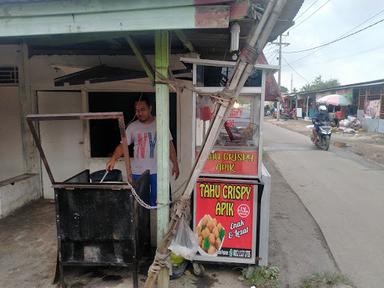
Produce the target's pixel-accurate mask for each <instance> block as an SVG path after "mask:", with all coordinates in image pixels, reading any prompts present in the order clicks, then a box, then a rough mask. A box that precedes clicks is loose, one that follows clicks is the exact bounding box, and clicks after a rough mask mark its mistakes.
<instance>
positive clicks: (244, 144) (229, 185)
mask: <svg viewBox="0 0 384 288" xmlns="http://www.w3.org/2000/svg"><path fill="white" fill-rule="evenodd" d="M182 61H184V62H187V63H191V64H193V81H194V83H193V84H194V85H195V87H196V90H197V92H195V94H194V97H195V98H196V105H195V112H196V119H195V120H196V121H195V126H196V127H195V128H196V129H195V137H194V138H195V151H196V155H198V153H199V152H200V148H201V146H202V145H203V141H204V136H205V134H206V133H207V131H208V129H209V125H210V121H211V119H212V118H213V115H214V114H215V109H216V108H215V103H214V99H213V100H212V99H208V100H207V98H206V97H201V95H204V93H212V92H215V91H221V89H223V87H222V86H224V85H225V80H226V79H228V77H230V73H231V69H233V65H234V62H227V61H212V60H204V59H182ZM257 66H259V67H257ZM274 69H276V67H274V66H269V65H256V66H255V71H254V73H253V74H252V76H251V77H250V78H249V79H248V81H247V82H246V83H245V86H244V88H243V89H242V90H241V92H240V96H239V98H238V100H237V101H236V102H235V104H234V105H233V107H232V109H231V111H230V113H229V115H228V117H227V121H226V122H225V124H224V127H222V129H221V130H220V131H219V134H218V137H217V140H216V143H215V145H214V147H213V148H212V150H211V153H210V155H209V156H208V159H207V160H206V162H205V164H204V168H203V169H202V172H201V174H200V177H199V179H198V181H197V183H196V187H195V191H194V197H193V207H194V209H193V230H194V232H195V234H196V235H197V237H198V242H199V246H198V252H197V254H196V256H195V257H194V261H195V263H201V262H221V263H238V264H262V265H266V263H267V257H268V252H267V249H268V244H267V242H268V221H269V218H268V217H269V216H268V215H269V187H270V186H269V174H268V172H267V171H266V169H265V167H263V166H262V141H261V135H262V121H263V116H264V114H263V110H264V91H265V78H266V71H268V70H274ZM212 71H215V73H214V74H216V77H213V78H216V81H215V80H212V77H210V76H209V75H212ZM217 74H219V75H218V76H217ZM223 79H224V81H223ZM199 94H201V95H199ZM259 261H261V262H259ZM200 266H201V265H200ZM202 268H203V267H202ZM194 270H195V273H197V274H199V273H200V272H201V271H199V270H201V268H197V266H194Z"/></svg>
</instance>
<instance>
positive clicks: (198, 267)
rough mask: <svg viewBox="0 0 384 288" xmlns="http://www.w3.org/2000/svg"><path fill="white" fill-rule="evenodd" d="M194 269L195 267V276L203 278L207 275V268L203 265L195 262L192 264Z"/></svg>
mask: <svg viewBox="0 0 384 288" xmlns="http://www.w3.org/2000/svg"><path fill="white" fill-rule="evenodd" d="M192 267H193V274H194V275H195V276H198V277H200V276H203V275H204V273H205V268H204V266H203V265H202V264H199V263H196V262H193V263H192Z"/></svg>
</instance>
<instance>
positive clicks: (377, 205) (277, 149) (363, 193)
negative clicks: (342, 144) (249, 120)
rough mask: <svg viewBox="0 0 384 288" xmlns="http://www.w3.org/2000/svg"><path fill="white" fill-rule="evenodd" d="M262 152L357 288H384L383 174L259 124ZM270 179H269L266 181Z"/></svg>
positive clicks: (296, 135) (356, 158)
mask: <svg viewBox="0 0 384 288" xmlns="http://www.w3.org/2000/svg"><path fill="white" fill-rule="evenodd" d="M263 139H264V140H263V141H264V150H265V151H266V152H267V153H268V154H269V156H270V158H271V159H272V161H273V162H274V163H275V166H276V168H277V169H278V170H279V171H280V173H281V174H282V176H283V177H284V178H285V179H286V181H287V182H288V184H289V185H290V186H291V188H292V189H293V191H295V193H296V194H297V195H298V197H299V198H300V199H301V201H302V202H303V204H304V205H305V206H306V207H307V209H308V210H309V212H310V213H311V214H312V216H313V217H314V219H315V221H316V222H317V223H318V225H319V226H320V229H321V231H322V232H323V234H324V237H325V239H326V241H327V243H328V245H329V248H330V250H331V253H332V254H333V256H334V258H335V260H336V262H337V264H338V266H339V268H340V270H341V272H342V273H344V274H345V275H346V276H348V277H349V278H350V279H351V280H352V281H353V282H354V284H355V285H356V286H357V287H360V288H382V287H384V284H383V283H384V225H383V224H382V222H381V221H382V219H384V187H383V186H384V185H383V184H384V169H383V167H382V166H379V165H376V164H374V163H371V162H367V161H365V160H364V159H363V158H361V157H359V156H356V155H355V154H352V153H350V152H345V151H343V150H342V149H339V148H336V147H333V146H332V147H330V150H329V151H327V152H325V151H319V150H317V149H315V148H314V147H313V145H312V143H311V141H310V140H309V138H308V137H306V136H304V135H302V134H299V133H296V132H292V131H289V130H286V129H284V128H280V127H277V126H275V125H273V124H270V123H265V124H264V138H263ZM272 177H273V175H272ZM319 272H322V271H319Z"/></svg>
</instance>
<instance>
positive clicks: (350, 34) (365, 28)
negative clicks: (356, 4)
mask: <svg viewBox="0 0 384 288" xmlns="http://www.w3.org/2000/svg"><path fill="white" fill-rule="evenodd" d="M383 21H384V19H381V20H379V21H376V22H375V23H373V24H371V25H368V26H366V27H364V28H362V29H360V30H357V31H356V32H353V33H349V34H347V35H345V36H343V37H339V38H337V39H335V40H333V41H330V42H327V43H324V44H321V45H319V46H315V47H311V48H307V49H303V50H297V51H287V52H285V53H286V54H294V53H302V52H306V51H311V50H315V49H318V48H321V47H325V46H328V45H331V44H333V43H336V42H339V41H341V40H343V39H345V38H348V37H351V36H353V35H355V34H357V33H360V32H362V31H364V30H367V29H369V28H371V27H373V26H375V25H377V24H380V23H381V22H383Z"/></svg>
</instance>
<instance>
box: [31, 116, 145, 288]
mask: <svg viewBox="0 0 384 288" xmlns="http://www.w3.org/2000/svg"><path fill="white" fill-rule="evenodd" d="M92 119H115V120H117V121H118V123H119V128H120V135H121V139H122V143H123V144H124V145H123V147H126V149H125V151H124V159H125V166H126V167H127V165H129V164H128V163H129V162H128V161H127V160H128V159H127V158H128V150H127V149H128V145H127V139H126V135H125V124H124V116H123V113H122V112H111V113H77V114H55V115H52V114H49V115H47V114H45V115H43V114H39V115H28V116H27V120H28V124H29V127H30V129H31V132H32V135H33V137H34V139H35V142H36V146H37V148H38V150H39V152H40V156H41V159H42V162H43V164H44V166H45V168H46V170H47V173H48V176H49V178H50V180H51V183H52V186H53V188H54V191H55V193H54V196H55V212H56V215H55V219H56V224H57V265H56V275H55V281H54V282H58V283H59V284H60V286H61V287H66V284H65V267H68V266H120V267H131V268H132V273H133V287H138V264H139V260H140V257H141V256H142V254H143V253H144V252H145V251H148V250H149V248H150V240H149V239H150V235H149V233H150V232H149V221H150V220H149V212H148V210H146V209H144V208H142V207H140V206H138V204H137V201H136V200H135V197H134V195H133V189H132V186H131V185H130V184H129V183H128V182H123V181H121V180H122V178H121V172H120V171H119V172H120V175H119V174H117V175H119V176H118V177H110V179H108V177H109V176H108V174H107V173H105V174H104V176H103V177H102V179H101V180H100V181H99V179H97V178H100V177H99V176H100V175H97V173H96V174H95V175H96V176H97V177H92V174H94V173H92V174H90V171H89V170H88V169H86V170H84V171H81V172H80V173H76V174H74V176H73V177H71V178H69V179H67V180H65V181H57V180H56V179H55V178H54V176H53V174H52V171H51V169H50V166H49V165H48V160H47V158H46V156H45V153H44V151H43V147H42V144H41V142H40V138H39V136H38V134H37V131H36V129H35V126H34V122H39V121H48V120H92ZM54 164H56V165H58V164H59V163H54ZM115 171H116V170H113V171H112V172H115ZM98 172H103V171H98ZM107 176H108V177H107ZM92 178H93V179H92ZM113 178H114V179H113ZM96 179H97V180H96ZM104 179H105V180H112V181H105V182H104V181H103V180H104ZM92 180H93V181H92ZM95 180H96V181H95ZM134 189H135V191H136V193H137V194H138V196H139V197H140V198H141V199H143V200H144V201H146V202H148V201H149V173H144V174H143V175H142V177H141V178H140V179H139V180H138V181H137V182H136V183H135V184H134ZM138 219H140V220H138ZM138 221H140V225H138V223H139V222H138Z"/></svg>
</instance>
